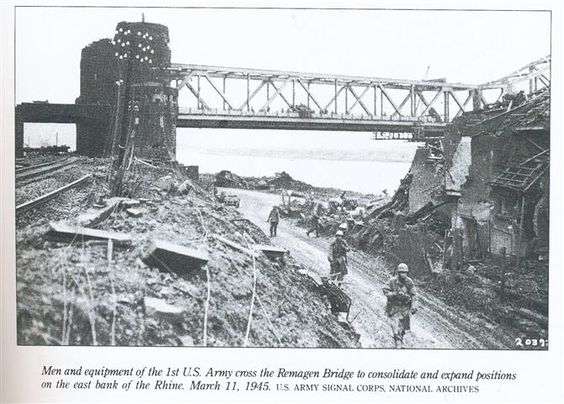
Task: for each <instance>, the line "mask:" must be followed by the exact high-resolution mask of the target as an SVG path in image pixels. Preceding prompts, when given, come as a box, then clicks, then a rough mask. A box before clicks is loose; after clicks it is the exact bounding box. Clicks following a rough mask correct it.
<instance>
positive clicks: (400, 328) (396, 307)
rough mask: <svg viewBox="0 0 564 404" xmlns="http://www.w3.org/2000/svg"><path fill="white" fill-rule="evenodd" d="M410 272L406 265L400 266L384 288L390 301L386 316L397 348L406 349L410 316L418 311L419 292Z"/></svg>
mask: <svg viewBox="0 0 564 404" xmlns="http://www.w3.org/2000/svg"><path fill="white" fill-rule="evenodd" d="M408 272H409V268H408V266H407V265H406V264H404V263H401V264H399V265H398V268H397V274H396V276H394V277H392V278H391V279H390V280H389V281H388V282H387V283H386V285H385V286H384V287H383V288H382V291H383V292H384V295H385V296H386V298H387V299H388V301H387V304H386V314H387V315H388V317H389V320H390V326H391V329H392V336H393V338H394V344H395V347H396V348H403V347H404V345H403V337H404V336H405V332H406V331H409V329H410V321H411V319H410V315H411V314H415V312H416V311H417V308H416V297H417V292H416V290H415V285H414V283H413V280H412V279H411V278H410V277H409V276H407V274H408Z"/></svg>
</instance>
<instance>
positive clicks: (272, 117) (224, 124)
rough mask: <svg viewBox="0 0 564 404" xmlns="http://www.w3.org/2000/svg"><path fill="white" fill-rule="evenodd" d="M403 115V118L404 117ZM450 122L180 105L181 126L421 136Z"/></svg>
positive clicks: (437, 133) (433, 134)
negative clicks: (199, 108) (303, 114)
mask: <svg viewBox="0 0 564 404" xmlns="http://www.w3.org/2000/svg"><path fill="white" fill-rule="evenodd" d="M402 118H403V119H402ZM446 125H447V123H445V122H433V120H432V119H431V120H424V119H421V120H413V119H410V118H406V117H397V118H393V119H373V118H371V117H367V116H364V115H350V114H349V115H345V114H335V113H331V114H323V115H322V114H318V113H312V114H310V115H308V116H301V117H300V114H299V113H297V112H279V111H277V112H266V111H262V112H261V111H259V112H248V111H236V110H233V111H229V110H228V111H218V110H213V109H212V110H205V109H201V110H197V109H191V108H180V109H179V111H178V119H177V122H176V126H177V127H179V128H224V129H281V130H320V131H351V132H396V133H397V132H409V133H413V134H416V135H417V136H419V137H436V136H441V135H442V132H443V131H444V128H445V127H446Z"/></svg>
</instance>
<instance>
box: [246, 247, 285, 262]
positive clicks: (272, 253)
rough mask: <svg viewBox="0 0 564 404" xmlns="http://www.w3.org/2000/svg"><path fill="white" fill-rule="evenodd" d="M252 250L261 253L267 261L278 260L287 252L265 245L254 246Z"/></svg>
mask: <svg viewBox="0 0 564 404" xmlns="http://www.w3.org/2000/svg"><path fill="white" fill-rule="evenodd" d="M252 249H253V250H255V251H262V252H263V253H264V254H265V255H266V256H267V257H268V258H269V259H277V258H280V257H282V256H283V255H284V254H286V252H287V250H285V249H284V248H281V247H277V246H274V245H266V244H254V245H253V246H252Z"/></svg>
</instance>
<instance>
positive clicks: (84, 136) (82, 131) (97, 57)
mask: <svg viewBox="0 0 564 404" xmlns="http://www.w3.org/2000/svg"><path fill="white" fill-rule="evenodd" d="M118 80H119V72H118V63H117V59H116V57H115V55H114V47H113V45H112V43H111V41H110V40H109V39H101V40H99V41H96V42H93V43H91V44H90V45H88V46H86V47H85V48H84V49H82V53H81V58H80V96H79V97H78V98H77V100H76V103H77V104H102V105H110V106H111V111H114V109H115V105H116V99H117V92H118V86H117V84H116V82H117V81H118ZM110 127H111V122H108V123H107V124H100V123H97V122H80V123H78V124H77V125H76V136H77V138H76V151H77V153H79V154H83V155H87V156H101V155H102V154H103V153H104V148H105V146H106V144H107V142H108V141H109V136H110Z"/></svg>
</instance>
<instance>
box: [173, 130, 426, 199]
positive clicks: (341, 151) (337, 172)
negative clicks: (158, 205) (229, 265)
mask: <svg viewBox="0 0 564 404" xmlns="http://www.w3.org/2000/svg"><path fill="white" fill-rule="evenodd" d="M416 147H417V145H416V144H414V143H409V142H406V141H400V140H385V141H381V140H380V141H377V140H373V139H372V134H371V133H351V132H316V131H277V130H249V131H245V130H234V129H184V128H179V129H178V131H177V159H178V161H179V162H181V163H183V164H186V165H198V166H199V167H200V172H201V173H216V172H218V171H221V170H229V171H232V172H234V173H236V174H238V175H242V176H254V177H262V176H272V175H274V173H277V172H281V171H286V172H287V173H288V174H290V175H291V176H292V177H293V178H294V179H297V180H301V181H305V182H307V183H309V184H312V185H316V186H320V187H334V188H340V189H345V190H351V191H358V192H363V193H379V192H381V191H382V190H384V189H386V190H388V192H389V193H392V192H393V191H394V190H395V189H396V188H397V187H398V185H399V183H400V180H401V179H402V178H403V177H404V176H405V175H406V174H407V172H408V170H409V167H410V166H411V159H412V158H413V155H414V153H415V150H416Z"/></svg>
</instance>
